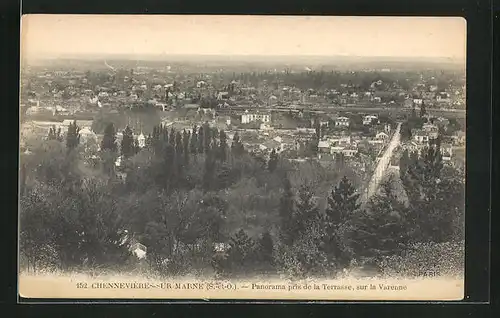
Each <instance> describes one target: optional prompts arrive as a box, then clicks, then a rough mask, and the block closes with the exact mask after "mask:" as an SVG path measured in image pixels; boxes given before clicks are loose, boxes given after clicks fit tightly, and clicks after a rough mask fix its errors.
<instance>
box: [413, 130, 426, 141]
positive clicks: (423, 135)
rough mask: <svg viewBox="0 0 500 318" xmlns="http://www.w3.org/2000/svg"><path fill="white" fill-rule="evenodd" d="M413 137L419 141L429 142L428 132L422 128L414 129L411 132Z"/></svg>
mask: <svg viewBox="0 0 500 318" xmlns="http://www.w3.org/2000/svg"><path fill="white" fill-rule="evenodd" d="M413 139H414V140H415V141H416V142H418V143H420V144H423V143H428V142H429V139H430V138H429V134H428V133H427V132H425V131H423V130H416V131H415V132H414V134H413Z"/></svg>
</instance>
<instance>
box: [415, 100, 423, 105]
mask: <svg viewBox="0 0 500 318" xmlns="http://www.w3.org/2000/svg"><path fill="white" fill-rule="evenodd" d="M422 102H423V99H422V98H414V99H413V104H415V105H418V106H420V105H422Z"/></svg>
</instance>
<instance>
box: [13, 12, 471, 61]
mask: <svg viewBox="0 0 500 318" xmlns="http://www.w3.org/2000/svg"><path fill="white" fill-rule="evenodd" d="M21 54H22V56H23V57H25V58H28V59H29V58H33V57H60V56H65V55H75V54H79V55H83V54H103V55H104V54H128V55H169V54H172V55H196V54H201V55H262V56H265V55H272V56H282V55H283V56H294V55H301V56H307V55H316V56H329V55H333V56H335V55H346V56H370V57H415V58H419V57H420V58H435V57H439V58H442V57H445V58H450V59H453V60H458V61H462V60H463V61H465V56H466V21H465V20H464V19H462V18H458V17H340V16H337V17H331V16H207V15H205V16H203V15H198V16H193V15H24V16H23V17H22V21H21Z"/></svg>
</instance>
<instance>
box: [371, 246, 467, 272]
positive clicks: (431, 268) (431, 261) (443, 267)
mask: <svg viewBox="0 0 500 318" xmlns="http://www.w3.org/2000/svg"><path fill="white" fill-rule="evenodd" d="M464 266H465V246H464V242H463V241H462V242H460V243H453V242H447V243H439V244H436V243H418V244H414V245H413V246H411V247H410V248H408V249H406V250H405V251H403V252H402V253H401V255H395V256H391V257H387V258H384V259H382V261H381V263H380V267H381V268H382V271H383V273H384V274H385V275H387V276H391V277H393V276H400V277H401V276H403V277H432V276H461V275H463V272H464Z"/></svg>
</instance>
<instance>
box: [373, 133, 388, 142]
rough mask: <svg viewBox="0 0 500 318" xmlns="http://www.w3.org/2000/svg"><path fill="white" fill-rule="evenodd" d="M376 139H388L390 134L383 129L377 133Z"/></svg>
mask: <svg viewBox="0 0 500 318" xmlns="http://www.w3.org/2000/svg"><path fill="white" fill-rule="evenodd" d="M375 139H379V140H384V141H385V140H387V139H389V135H388V134H386V133H385V132H383V131H381V132H379V133H378V134H376V135H375Z"/></svg>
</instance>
